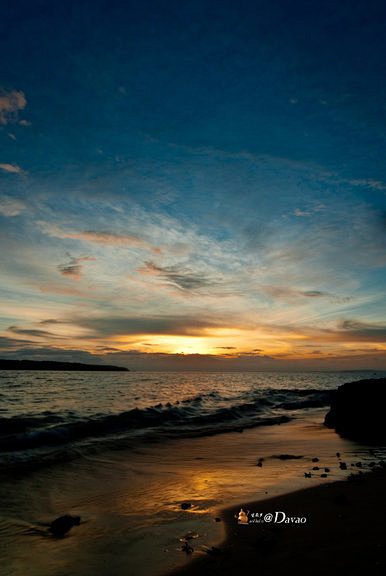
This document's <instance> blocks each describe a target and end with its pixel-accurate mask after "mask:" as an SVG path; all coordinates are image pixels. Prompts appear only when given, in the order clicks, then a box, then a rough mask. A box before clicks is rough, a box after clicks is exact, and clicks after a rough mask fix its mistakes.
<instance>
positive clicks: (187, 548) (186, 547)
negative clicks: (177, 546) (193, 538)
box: [181, 542, 194, 554]
mask: <svg viewBox="0 0 386 576" xmlns="http://www.w3.org/2000/svg"><path fill="white" fill-rule="evenodd" d="M181 550H182V552H186V553H187V554H191V553H192V552H194V550H193V548H192V547H191V545H190V544H188V543H187V542H185V544H184V545H183V546H182V547H181Z"/></svg>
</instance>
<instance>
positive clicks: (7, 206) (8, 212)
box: [0, 195, 26, 216]
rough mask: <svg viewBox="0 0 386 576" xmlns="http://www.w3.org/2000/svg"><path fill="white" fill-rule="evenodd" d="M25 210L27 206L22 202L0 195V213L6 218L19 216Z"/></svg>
mask: <svg viewBox="0 0 386 576" xmlns="http://www.w3.org/2000/svg"><path fill="white" fill-rule="evenodd" d="M25 209H26V205H25V203H24V202H23V201H22V200H18V199H16V198H11V197H10V196H4V195H0V212H1V213H2V214H4V216H18V215H19V214H20V213H21V212H22V211H23V210H25Z"/></svg>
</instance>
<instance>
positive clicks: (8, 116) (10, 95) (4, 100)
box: [0, 88, 27, 125]
mask: <svg viewBox="0 0 386 576" xmlns="http://www.w3.org/2000/svg"><path fill="white" fill-rule="evenodd" d="M26 104H27V100H26V97H25V95H24V92H22V91H21V90H10V91H7V90H5V89H4V88H0V124H3V125H5V124H9V123H11V122H17V120H18V112H19V110H24V108H25V107H26Z"/></svg>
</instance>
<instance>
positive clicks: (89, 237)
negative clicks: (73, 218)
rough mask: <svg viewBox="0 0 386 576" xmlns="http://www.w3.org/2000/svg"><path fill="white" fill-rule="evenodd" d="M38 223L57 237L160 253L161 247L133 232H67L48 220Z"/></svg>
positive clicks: (45, 231) (46, 232) (47, 232)
mask: <svg viewBox="0 0 386 576" xmlns="http://www.w3.org/2000/svg"><path fill="white" fill-rule="evenodd" d="M37 224H38V225H39V226H40V228H41V229H42V230H43V232H44V233H45V234H49V235H50V236H54V237H55V238H71V239H73V240H83V241H84V242H89V243H91V244H98V245H99V246H137V247H138V248H143V249H145V250H150V251H151V252H154V253H155V254H160V253H161V250H160V248H156V247H154V246H151V245H150V244H149V243H148V242H146V240H143V239H142V238H139V237H138V236H136V235H133V234H117V233H115V232H106V231H100V232H98V231H95V230H87V231H85V232H65V231H64V230H61V229H60V228H58V227H57V226H53V225H51V224H48V223H47V222H42V221H39V222H37Z"/></svg>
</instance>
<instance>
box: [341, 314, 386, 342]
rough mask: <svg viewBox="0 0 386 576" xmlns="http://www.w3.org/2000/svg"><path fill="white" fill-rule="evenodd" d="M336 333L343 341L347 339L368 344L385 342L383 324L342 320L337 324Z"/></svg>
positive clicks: (385, 330) (385, 326)
mask: <svg viewBox="0 0 386 576" xmlns="http://www.w3.org/2000/svg"><path fill="white" fill-rule="evenodd" d="M338 331H339V333H340V335H341V336H342V337H343V339H344V338H345V337H346V338H347V337H349V338H353V339H355V340H357V341H368V342H384V341H385V340H386V325H384V324H378V323H371V322H362V321H360V320H354V319H342V320H341V321H340V322H339V323H338Z"/></svg>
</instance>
